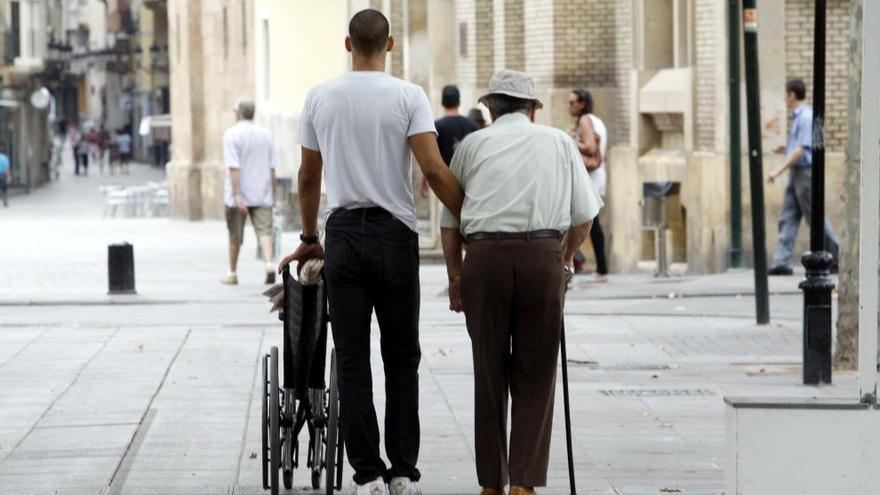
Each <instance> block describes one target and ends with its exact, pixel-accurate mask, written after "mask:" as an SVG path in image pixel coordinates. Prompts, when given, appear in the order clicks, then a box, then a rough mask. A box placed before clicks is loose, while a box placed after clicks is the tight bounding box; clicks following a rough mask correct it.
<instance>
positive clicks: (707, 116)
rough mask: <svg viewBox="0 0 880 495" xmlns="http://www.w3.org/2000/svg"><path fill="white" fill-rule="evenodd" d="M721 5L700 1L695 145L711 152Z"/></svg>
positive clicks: (698, 11) (697, 34)
mask: <svg viewBox="0 0 880 495" xmlns="http://www.w3.org/2000/svg"><path fill="white" fill-rule="evenodd" d="M717 5H718V2H716V1H715V0H698V1H697V2H696V5H695V6H696V12H695V16H694V17H695V19H696V24H697V25H696V61H695V65H696V67H695V71H696V74H695V76H696V77H695V79H694V85H695V87H694V89H695V94H694V96H695V100H696V109H695V110H696V114H695V118H696V129H695V131H696V132H695V136H694V141H695V142H694V145H695V147H696V148H697V149H700V150H710V149H713V148H714V146H715V121H716V120H717V117H716V115H715V84H716V83H720V81H717V80H716V77H715V63H716V61H717V60H716V58H717V57H718V55H719V53H721V52H720V51H719V50H716V48H717V47H716V46H715V44H716V40H715V36H716V29H718V25H717V23H716V22H715V19H716V12H715V9H716V8H717Z"/></svg>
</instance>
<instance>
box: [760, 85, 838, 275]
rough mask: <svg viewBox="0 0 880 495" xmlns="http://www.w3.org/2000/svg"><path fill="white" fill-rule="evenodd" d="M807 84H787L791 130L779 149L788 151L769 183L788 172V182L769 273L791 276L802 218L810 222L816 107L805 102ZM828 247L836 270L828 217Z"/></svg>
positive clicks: (769, 176) (834, 238) (833, 237)
mask: <svg viewBox="0 0 880 495" xmlns="http://www.w3.org/2000/svg"><path fill="white" fill-rule="evenodd" d="M806 97H807V86H806V84H804V82H803V81H802V80H800V79H792V80H791V81H788V83H786V85H785V103H786V105H787V106H788V109H789V110H790V111H791V129H790V130H789V133H788V144H787V145H786V146H785V147H779V148H777V149H776V152H777V153H785V163H784V164H783V165H782V167H780V168H778V169H776V170H772V171H771V172H770V173H768V174H767V182H770V183H773V182H774V181H775V180H776V179H778V178H779V177H780V176H782V174H784V173H785V172H786V171H790V172H789V175H788V185H787V186H786V187H785V196H784V197H783V200H782V213H781V214H780V215H779V243H778V244H777V245H776V250H775V251H774V252H773V263H772V264H771V268H770V270H769V271H768V273H769V274H770V275H791V274H793V273H794V270H793V269H792V267H791V265H792V260H793V257H794V242H795V239H796V238H797V232H798V228H799V227H800V223H801V218H803V219H804V220H806V222H807V224H808V225H809V223H810V203H811V201H812V198H813V196H812V177H813V173H812V171H813V169H812V167H813V108H812V107H811V106H810V105H809V104H807V103H806V101H805V100H806ZM824 227H825V250H826V251H828V252H829V253H831V256H832V257H833V258H834V261H833V263H832V267H831V270H832V272H837V263H838V252H839V250H840V249H839V244H838V240H837V236H836V235H835V234H834V229H832V228H831V222H829V221H828V217H825V226H824Z"/></svg>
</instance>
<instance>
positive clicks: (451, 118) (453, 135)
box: [421, 84, 477, 198]
mask: <svg viewBox="0 0 880 495" xmlns="http://www.w3.org/2000/svg"><path fill="white" fill-rule="evenodd" d="M440 104H441V105H443V117H440V118H439V119H437V120H436V121H434V126H435V127H436V128H437V146H438V147H439V148H440V156H442V157H443V162H444V163H446V165H447V166H449V164H450V163H452V155H453V154H454V153H455V148H456V147H457V146H458V143H460V142H461V140H462V139H464V137H465V136H467V135H468V134H470V133H472V132H474V131H476V130H477V125H476V124H474V122H473V121H471V119H469V118H467V117H464V116H462V115H461V113H460V112H459V110H458V109H459V107H461V93H460V92H459V91H458V87H457V86H454V85H452V84H450V85H447V86H444V87H443V92H442V95H441V99H440ZM421 194H422V197H423V198H427V197H428V181H426V180H425V179H422V189H421Z"/></svg>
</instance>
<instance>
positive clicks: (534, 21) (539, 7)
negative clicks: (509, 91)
mask: <svg viewBox="0 0 880 495" xmlns="http://www.w3.org/2000/svg"><path fill="white" fill-rule="evenodd" d="M553 4H554V1H553V0H527V1H525V2H524V5H523V19H524V20H525V26H524V30H523V32H524V34H525V43H524V45H525V50H524V56H525V57H524V58H525V70H526V72H528V73H529V74H530V75H531V76H532V77H533V78H534V79H535V84H537V85H538V86H551V85H552V84H553V82H554V77H553V47H554V45H553V39H554V37H555V36H554V30H553Z"/></svg>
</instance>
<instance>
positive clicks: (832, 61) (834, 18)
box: [780, 0, 850, 151]
mask: <svg viewBox="0 0 880 495" xmlns="http://www.w3.org/2000/svg"><path fill="white" fill-rule="evenodd" d="M827 9H828V10H827V11H826V24H825V30H826V37H825V43H826V49H825V62H826V66H825V122H826V124H825V129H826V137H825V139H826V148H827V149H828V150H831V151H843V150H844V148H845V147H846V122H847V115H846V112H847V96H848V93H847V91H848V82H847V61H848V60H849V58H848V55H847V53H848V52H847V48H848V47H849V9H850V0H828V3H827ZM813 12H814V6H813V2H812V1H811V0H786V2H785V71H786V76H787V78H788V79H791V78H796V77H797V78H801V79H803V80H804V82H806V83H807V100H808V101H812V89H813V22H814V21H813V19H814V15H813ZM781 92H782V89H781V88H780V93H781Z"/></svg>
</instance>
